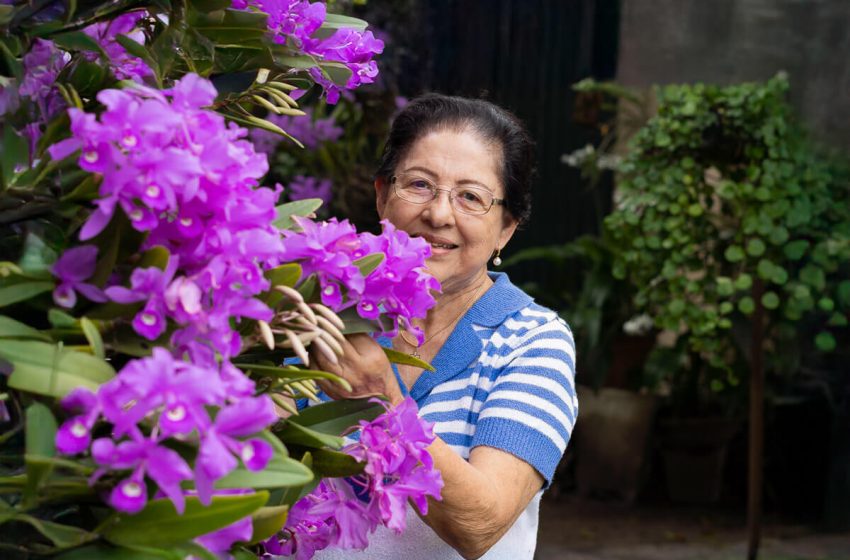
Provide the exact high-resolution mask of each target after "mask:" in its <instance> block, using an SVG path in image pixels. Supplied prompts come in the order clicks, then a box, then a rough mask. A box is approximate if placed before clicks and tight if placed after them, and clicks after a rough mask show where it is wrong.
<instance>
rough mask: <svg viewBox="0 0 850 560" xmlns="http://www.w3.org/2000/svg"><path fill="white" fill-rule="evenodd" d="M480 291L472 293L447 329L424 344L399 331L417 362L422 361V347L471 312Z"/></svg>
mask: <svg viewBox="0 0 850 560" xmlns="http://www.w3.org/2000/svg"><path fill="white" fill-rule="evenodd" d="M480 290H481V289H480V288H479V289H477V290H475V292H473V293H472V297H470V298H469V299H468V300H466V303H465V304H464V306H463V308H462V309H461V310H460V313H458V315H457V316H456V317H455V318H454V319H452V321H451V322H450V323H448V324H447V325H446V326H445V327H443V328H441V329H440V330H438V331H437V332H435V333H432V334H431V336H429V337H428V338H426V339H425V340H423V341H422V344H417V343H416V341H415V340H414V341H413V342H411V341H410V339H409V338H407V337H406V336H405V335H404V330H403V329H399V330H398V334H399V336H401V338H402V340H404V341H405V342H406V343H407V344H409V345H411V346H413V352H410V355H411V356H412V357H414V358H416V359H417V360H418V359H420V358H421V357H422V356H421V355H420V354H419V349H420V348H421V347H423V346H425V345H426V344H428V342H429V341H430V340H433V339H434V337H435V336H437V335H438V334H440V333H442V332H443V331H445V330H446V329H448V328H449V327H451V326H452V325H454V324H455V323H457V322H458V321H459V320H460V318H461V317H463V314H464V313H466V312H467V311H469V308H470V307H472V304H473V303H474V301H475V297H476V296H477V295H478V292H479V291H480Z"/></svg>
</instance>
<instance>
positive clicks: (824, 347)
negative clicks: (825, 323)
mask: <svg viewBox="0 0 850 560" xmlns="http://www.w3.org/2000/svg"><path fill="white" fill-rule="evenodd" d="M815 346H817V348H818V350H820V351H822V352H832V351H833V350H835V347H836V346H837V343H836V341H835V337H834V336H833V335H832V333H830V332H827V331H823V332H820V333H818V335H817V336H816V337H815Z"/></svg>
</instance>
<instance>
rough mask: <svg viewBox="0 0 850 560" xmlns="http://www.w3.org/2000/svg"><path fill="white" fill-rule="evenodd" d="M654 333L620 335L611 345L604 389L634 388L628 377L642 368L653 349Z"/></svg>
mask: <svg viewBox="0 0 850 560" xmlns="http://www.w3.org/2000/svg"><path fill="white" fill-rule="evenodd" d="M655 338H656V333H655V332H654V331H653V332H652V333H651V334H644V335H628V334H625V333H620V334H619V335H617V337H616V338H615V339H614V341H613V342H612V343H611V348H612V350H613V352H612V353H611V365H610V366H609V367H608V375H607V376H606V377H605V384H604V385H605V387H615V388H617V389H626V388H628V387H630V386H634V384H633V382H632V381H633V380H632V379H630V375H631V374H632V373H633V372H635V371H639V370H641V369H642V368H643V364H644V363H646V358H647V356H649V353H650V352H651V351H652V349H653V347H655Z"/></svg>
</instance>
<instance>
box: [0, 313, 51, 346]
mask: <svg viewBox="0 0 850 560" xmlns="http://www.w3.org/2000/svg"><path fill="white" fill-rule="evenodd" d="M0 338H32V339H38V340H43V341H45V342H50V337H49V336H47V335H46V334H45V333H43V332H41V331H40V330H38V329H34V328H32V327H31V326H29V325H27V324H25V323H21V322H20V321H16V320H14V319H12V318H11V317H6V316H5V315H0Z"/></svg>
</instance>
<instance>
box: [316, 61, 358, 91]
mask: <svg viewBox="0 0 850 560" xmlns="http://www.w3.org/2000/svg"><path fill="white" fill-rule="evenodd" d="M319 67H320V68H321V69H322V71H323V72H324V73H325V74H327V76H328V78H329V79H330V80H331V81H332V82H333V83H335V84H336V85H338V86H339V87H345V84H347V83H348V80H349V79H351V68H349V67H348V66H346V65H345V64H342V63H341V62H324V61H323V62H320V63H319Z"/></svg>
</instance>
